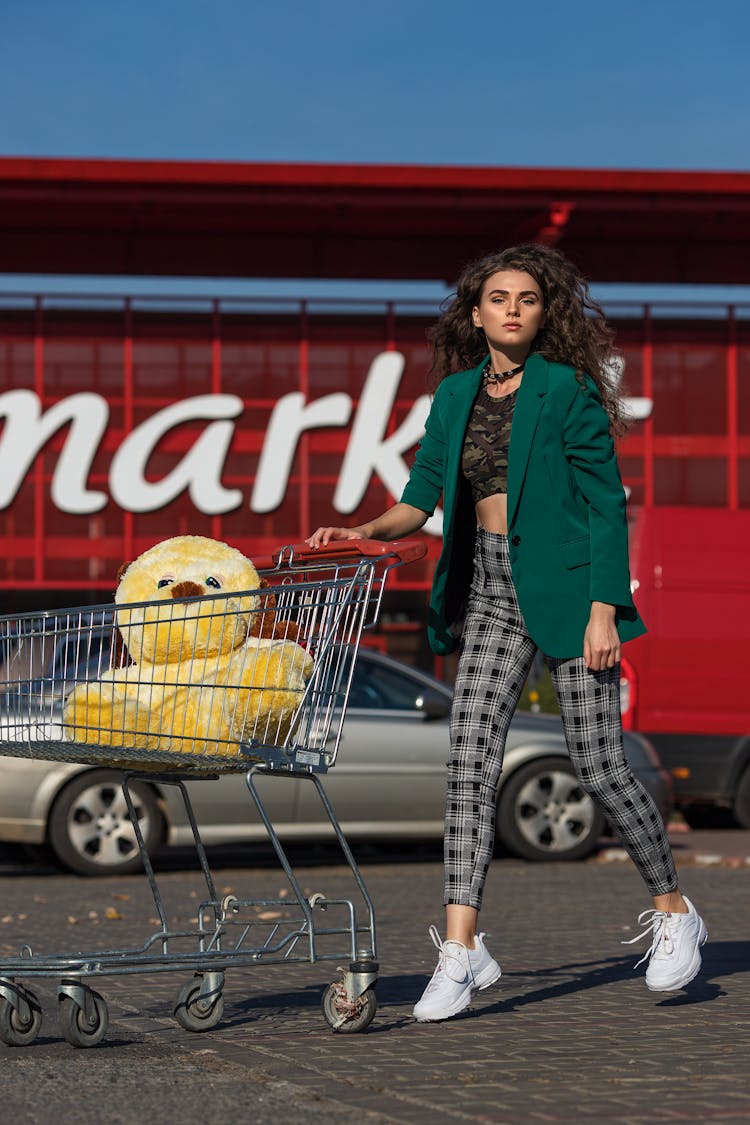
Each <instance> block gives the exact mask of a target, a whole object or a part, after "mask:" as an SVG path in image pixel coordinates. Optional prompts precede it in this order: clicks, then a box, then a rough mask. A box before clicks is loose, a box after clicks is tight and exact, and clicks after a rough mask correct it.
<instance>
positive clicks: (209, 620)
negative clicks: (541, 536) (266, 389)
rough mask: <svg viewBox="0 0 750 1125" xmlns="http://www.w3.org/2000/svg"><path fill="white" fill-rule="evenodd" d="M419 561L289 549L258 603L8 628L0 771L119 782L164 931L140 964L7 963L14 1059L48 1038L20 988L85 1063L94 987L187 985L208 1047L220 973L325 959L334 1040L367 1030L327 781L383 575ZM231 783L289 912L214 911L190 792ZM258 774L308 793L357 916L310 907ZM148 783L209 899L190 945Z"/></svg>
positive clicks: (190, 1009)
mask: <svg viewBox="0 0 750 1125" xmlns="http://www.w3.org/2000/svg"><path fill="white" fill-rule="evenodd" d="M424 554H425V546H424V544H423V543H422V542H419V541H409V540H404V541H401V542H395V543H377V542H374V541H371V540H350V541H344V542H337V543H331V544H329V545H328V546H327V547H325V548H321V549H319V550H316V551H311V550H310V549H308V548H306V547H304V548H298V547H285V548H282V549H281V550H280V551H279V552H277V553H276V555H274V556H273V557H271V558H268V559H265V560H258V561H257V562H256V567H257V569H258V572H259V574H260V576H261V581H260V584H259V586H258V588H257V589H255V590H249V591H242V592H240V593H239V594H238V593H233V594H227V593H218V594H206V595H203V594H199V595H197V596H196V593H195V591H190V592H189V593H188V595H187V596H175V597H170V596H167V594H166V593H165V597H164V598H163V599H162V600H158V601H156V600H155V601H152V602H142V603H138V604H135V603H133V604H129V605H127V606H122V605H117V606H115V605H111V604H110V605H99V606H87V607H82V608H77V609H68V610H63V611H51V612H49V613H44V614H42V615H41V616H40V615H31V614H28V615H19V616H14V617H3V618H0V659H1V661H2V676H1V677H0V754H3V755H11V756H16V757H27V758H41V759H48V760H52V761H67V762H74V763H82V764H84V765H97V766H109V767H115V768H117V769H118V770H120V771H121V780H122V789H123V794H124V797H125V801H126V803H127V807H128V812H129V815H130V820H131V823H132V826H133V830H134V833H135V837H136V840H137V843H138V847H139V850H140V855H141V858H142V861H143V866H144V868H145V871H146V875H147V878H148V882H149V885H150V889H151V893H152V895H153V900H154V903H155V906H156V911H157V914H158V917H159V920H160V923H161V924H160V927H159V929H157V930H156V932H154V933H151V934H150V936H149V937H148V938H147V939H146V941H145V942H144V943H143V945H142V946H139V947H137V948H130V949H115V950H104V951H95V952H76V953H65V954H62V953H50V954H47V953H40V952H36V951H32V949H31V948H30V947H29V946H24V947H23V948H22V949H21V951H20V953H19V954H18V955H17V956H11V957H1V958H0V1039H1V1040H2V1041H3V1042H5V1043H7V1044H9V1045H11V1046H22V1045H25V1044H28V1043H31V1042H32V1041H33V1040H34V1039H35V1037H36V1036H37V1034H38V1032H39V1028H40V1025H41V1019H42V1013H41V1007H40V1004H39V1001H38V1000H37V998H36V996H35V995H34V993H33V992H32V990H31V989H30V988H29V987H28V985H27V984H26V983H23V982H25V981H26V980H31V979H33V978H35V977H47V978H49V977H53V978H59V984H58V988H57V995H58V1001H59V1005H58V1007H59V1016H60V1021H61V1025H62V1031H63V1034H64V1036H65V1038H66V1039H67V1040H68V1041H69V1042H70V1043H71V1044H73V1045H74V1046H77V1047H87V1046H93V1045H95V1044H96V1043H98V1042H100V1040H101V1039H102V1038H103V1036H104V1035H105V1033H106V1030H107V1023H108V1014H107V1006H106V1003H105V1001H104V999H103V998H102V997H101V996H100V995H99V993H98V992H96V991H94V989H93V988H91V987H90V985H89V984H88V983H86V982H87V981H88V980H90V979H94V978H97V977H102V976H108V975H109V976H114V975H124V974H136V973H157V972H158V973H161V972H174V971H178V970H182V971H185V972H187V973H192V974H193V976H192V977H191V979H189V980H188V982H187V983H186V984H185V985H184V986H183V987H182V988H181V989H180V991H179V993H178V995H177V1000H176V1005H175V1017H176V1019H177V1021H178V1022H179V1023H180V1024H181V1025H182V1026H183V1027H184V1028H186V1029H188V1030H190V1031H204V1030H209V1029H210V1028H212V1027H214V1026H215V1025H216V1024H217V1023H218V1022H219V1020H220V1019H221V1017H222V1014H223V1010H224V1000H223V989H224V980H225V971H226V969H227V968H229V967H231V966H250V965H259V964H275V963H281V962H283V963H284V964H292V963H295V962H305V963H311V962H316V961H323V960H330V961H333V960H338V961H341V960H344V961H346V962H347V963H348V968H346V969H343V970H341V971H342V973H343V977H342V979H340V980H337V981H335V982H334V983H332V984H330V985H329V986H328V987H327V988H326V990H325V993H324V995H323V1001H322V1007H323V1013H324V1015H325V1018H326V1020H327V1022H328V1024H329V1025H330V1026H331V1027H332V1028H334V1029H335V1030H337V1031H344V1032H349V1031H359V1030H362V1029H363V1028H365V1027H367V1025H368V1024H369V1023H370V1021H371V1020H372V1018H373V1015H374V1014H375V1010H376V998H375V992H374V985H375V982H376V980H377V972H378V964H377V961H376V944H375V919H374V913H373V906H372V901H371V899H370V897H369V895H368V892H367V888H366V886H365V883H364V880H363V878H362V875H361V873H360V872H359V870H358V868H357V865H356V863H355V860H354V857H353V855H352V852H351V850H350V848H349V845H348V843H347V841H346V838H345V836H344V834H343V832H342V830H341V826H340V825H339V822H338V820H337V818H336V815H335V813H334V811H333V809H332V807H331V805H330V802H329V801H328V798H327V796H326V793H325V790H324V787H323V784H322V782H321V778H322V776H323V775H324V774H325V773H326V771H327V770H328V769H330V768H331V767H332V766H333V765H334V764H335V762H336V756H337V752H338V747H339V741H340V737H341V730H342V724H343V722H344V717H345V713H346V705H347V700H348V695H349V687H350V684H351V678H352V674H353V671H354V662H355V660H356V656H357V652H358V648H359V645H360V641H361V639H362V633H363V630H365V629H367V628H370V627H372V626H373V625H374V624H375V623H376V621H377V618H378V613H379V610H380V605H381V601H382V596H383V591H384V588H385V582H386V579H387V576H388V574H389V572H390V571H391V570H392V569H393V568H394V567H398V566H401V565H403V564H404V563H407V562H410V561H412V560H415V559H419V558H421V557H422V556H423V555H424ZM174 593H175V594H178V595H179V594H181V590H180V588H179V586H178V587H175V590H174ZM149 637H150V638H151V639H152V640H153V639H154V637H157V639H158V641H159V644H160V645H161V646H162V648H164V647H165V646H166V650H167V651H168V653H169V659H168V661H167V662H166V663H153V664H149V663H148V661H147V659H146V656H145V655H144V654H145V653H146V652H147V650H148V644H149V641H148V638H149ZM139 661H140V662H139ZM228 772H243V773H245V775H246V782H247V787H248V791H249V794H250V798H251V799H252V801H253V802H254V804H255V806H256V808H257V810H258V813H259V815H260V817H261V819H262V821H263V824H264V825H265V828H266V831H267V833H268V836H269V839H270V841H271V843H272V845H273V847H274V849H275V852H276V855H277V857H278V859H279V861H280V863H281V866H282V868H283V870H284V872H285V874H286V877H287V879H288V880H289V883H290V886H291V892H292V894H291V896H287V897H286V898H283V899H282V898H279V899H262V900H260V899H250V898H248V899H241V898H237V897H235V896H234V895H225V896H224V897H220V896H219V895H218V894H217V890H216V887H215V885H214V880H213V877H212V874H211V871H210V868H209V864H208V860H207V858H206V852H205V849H204V846H203V843H202V841H201V836H200V829H199V826H198V824H197V822H196V819H195V814H194V812H193V808H192V804H191V801H190V797H189V794H188V790H187V788H186V785H185V781H186V780H191V781H192V780H201V781H203V780H205V781H211V780H216V778H218V777H219V776H220V775H221V774H224V773H228ZM259 775H265V776H270V775H274V776H276V777H278V778H283V777H295V778H304V779H305V780H306V782H307V783H309V784H311V785H313V786H314V787H315V789H316V791H317V794H318V796H319V798H320V801H321V803H322V806H323V809H324V810H325V813H326V814H327V817H328V819H329V820H330V823H331V825H332V827H333V830H334V833H335V835H336V837H337V839H338V843H339V845H340V847H341V849H342V852H343V854H344V856H345V858H346V861H347V863H348V865H349V868H350V869H351V872H352V875H353V878H354V882H355V885H356V888H357V890H358V897H357V898H356V903H355V901H353V900H352V899H329V898H327V897H326V896H325V895H324V894H322V893H315V894H309V893H308V894H307V895H306V894H305V892H304V891H303V889H302V887H301V885H300V883H299V882H298V880H297V877H296V875H295V873H294V871H293V870H292V867H291V865H290V863H289V860H288V858H287V855H286V853H285V851H284V848H283V846H282V843H281V841H280V839H279V837H278V835H277V833H276V830H275V828H274V825H273V823H272V822H271V820H270V818H269V816H268V814H267V812H266V809H265V808H264V805H263V801H262V800H261V796H260V793H259V791H258V788H257V786H256V778H257V777H258V776H259ZM144 779H147V780H148V781H150V782H152V783H155V784H158V786H159V787H161V786H173V787H175V788H176V790H178V791H179V794H180V795H181V799H182V801H183V802H184V806H185V810H186V814H187V817H188V820H189V823H190V825H191V828H192V833H193V839H194V842H195V848H196V852H197V855H198V859H199V863H200V868H201V871H202V876H203V878H204V880H205V885H206V898H205V900H204V901H203V902H202V903H200V906H199V909H198V912H197V924H196V925H195V926H194V927H193V928H190V929H179V928H172V927H170V924H169V920H168V917H167V912H166V910H165V906H164V902H163V898H162V895H161V892H160V889H159V886H158V882H157V879H156V875H155V873H154V869H153V866H152V863H151V860H150V857H149V854H148V851H147V849H146V846H145V844H144V840H143V836H142V833H141V829H140V825H139V821H138V816H137V813H136V810H135V807H134V799H133V794H132V793H131V783H132V782H133V781H134V780H141V781H143V780H144ZM279 783H282V782H279ZM258 907H263V908H264V909H263V910H262V911H259V910H258V909H257V908H258ZM278 907H283V912H282V911H279V910H277V909H273V908H278ZM268 908H271V909H268ZM279 914H282V917H281V920H279ZM263 915H266V916H268V915H273V917H271V918H269V917H265V918H264V917H263Z"/></svg>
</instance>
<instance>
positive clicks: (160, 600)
mask: <svg viewBox="0 0 750 1125" xmlns="http://www.w3.org/2000/svg"><path fill="white" fill-rule="evenodd" d="M259 585H260V579H259V577H258V572H257V571H256V569H255V567H254V566H253V564H252V563H251V562H250V560H249V559H246V558H245V556H244V555H243V554H241V552H240V551H237V550H236V549H235V548H234V547H230V546H228V545H227V544H226V543H220V542H218V541H217V540H215V539H206V538H204V537H203V536H201V535H179V536H176V537H175V538H173V539H165V540H164V541H163V542H162V543H157V544H156V546H155V547H151V549H150V550H148V551H145V552H144V553H143V554H142V555H140V556H139V557H138V558H137V559H136V560H135V562H132V563H130V565H129V566H128V568H127V570H126V571H125V573H124V574H123V576H122V578H121V580H120V583H119V585H118V587H117V592H116V594H115V602H116V604H117V605H118V606H123V607H125V608H122V609H118V611H117V625H118V628H119V630H120V633H121V634H122V638H123V641H124V642H125V645H126V647H127V649H128V652H129V653H130V656H131V657H132V659H133V660H135V662H136V663H137V664H143V663H148V664H173V663H178V662H181V661H183V660H188V659H194V660H195V659H202V658H204V657H207V656H216V655H218V654H222V653H227V652H231V651H232V650H233V649H235V648H238V647H239V646H240V645H241V644H242V643H243V641H244V640H245V638H246V636H247V634H248V631H249V629H250V624H251V621H252V617H253V613H254V611H255V609H256V607H257V605H258V602H259V599H258V597H257V596H254V595H252V594H246V593H245V592H246V591H253V590H257V589H258V588H259ZM235 594H245V596H243V597H234V596H232V595H235ZM207 595H220V596H217V597H215V598H211V597H208V598H207V597H206V596H207ZM228 595H229V596H228ZM183 599H188V600H183ZM195 599H205V600H200V601H197V600H195ZM134 602H148V603H149V604H148V605H141V606H138V605H136V606H133V605H132V603H134Z"/></svg>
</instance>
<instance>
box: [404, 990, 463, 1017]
mask: <svg viewBox="0 0 750 1125" xmlns="http://www.w3.org/2000/svg"><path fill="white" fill-rule="evenodd" d="M469 1004H471V988H467V989H466V990H465V992H462V993H461V995H460V996H459V997H458V998H457V999H456V1000H455V1001H454V1002H453V1003H452V1004H451V1005H450V1007H449V1008H444V1009H443V1010H442V1011H441V1012H435V1014H434V1015H431V1016H418V1015H417V1012H416V1008H415V1010H414V1019H415V1020H416V1021H417V1023H440V1022H441V1020H449V1019H452V1017H453V1016H457V1015H459V1014H460V1013H461V1012H463V1011H465V1010H466V1009H467V1008H468V1006H469ZM417 1007H419V1005H417Z"/></svg>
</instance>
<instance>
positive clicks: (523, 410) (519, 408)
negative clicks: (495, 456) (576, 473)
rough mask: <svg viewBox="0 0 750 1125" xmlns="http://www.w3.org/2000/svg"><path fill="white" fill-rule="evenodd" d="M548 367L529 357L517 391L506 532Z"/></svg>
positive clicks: (540, 358)
mask: <svg viewBox="0 0 750 1125" xmlns="http://www.w3.org/2000/svg"><path fill="white" fill-rule="evenodd" d="M548 372H549V364H548V363H547V360H546V359H543V358H542V356H540V355H530V356H529V358H528V360H527V361H526V367H525V369H524V373H523V379H522V380H521V386H520V387H519V389H518V398H517V400H516V406H515V409H514V411H513V426H512V429H511V432H510V450H509V452H508V528H510V527H511V524H512V523H513V517H514V516H515V514H516V508H517V507H518V501H519V500H520V498H521V489H522V488H523V482H524V479H525V477H526V467H527V465H528V463H529V456H530V454H531V446H532V443H533V441H534V434H535V433H536V427H537V424H538V422H539V415H540V414H541V411H542V406H543V404H544V396H545V395H546V393H547V380H548Z"/></svg>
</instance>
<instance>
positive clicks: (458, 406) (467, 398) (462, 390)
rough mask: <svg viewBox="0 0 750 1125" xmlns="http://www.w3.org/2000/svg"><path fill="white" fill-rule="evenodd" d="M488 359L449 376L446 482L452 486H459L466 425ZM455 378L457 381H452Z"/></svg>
mask: <svg viewBox="0 0 750 1125" xmlns="http://www.w3.org/2000/svg"><path fill="white" fill-rule="evenodd" d="M486 361H487V357H485V359H483V360H482V362H481V363H480V364H479V366H478V367H475V368H473V369H472V370H470V371H465V372H462V373H461V375H460V376H459V377H456V376H454V375H449V376H448V386H447V388H446V394H447V398H448V403H449V406H448V409H449V410H450V417H449V418H448V419H447V422H448V426H447V427H446V429H447V432H448V434H449V446H450V448H449V452H448V464H447V473H446V482H447V481H450V482H451V486H452V488H456V487H457V486H458V475H459V473H460V471H461V451H462V450H463V445H464V437H465V436H466V427H467V426H468V424H469V416H470V414H471V410H472V407H473V405H474V400H475V398H476V397H477V392H478V391H479V386H480V384H481V382H482V369H483V368H484V365H485V363H486ZM453 380H455V382H452V381H453Z"/></svg>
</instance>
